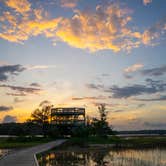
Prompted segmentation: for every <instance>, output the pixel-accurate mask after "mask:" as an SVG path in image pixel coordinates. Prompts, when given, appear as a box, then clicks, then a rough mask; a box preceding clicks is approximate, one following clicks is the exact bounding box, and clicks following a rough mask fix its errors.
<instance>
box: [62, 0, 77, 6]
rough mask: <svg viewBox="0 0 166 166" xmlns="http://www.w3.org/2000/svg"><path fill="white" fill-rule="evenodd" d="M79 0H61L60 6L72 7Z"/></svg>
mask: <svg viewBox="0 0 166 166" xmlns="http://www.w3.org/2000/svg"><path fill="white" fill-rule="evenodd" d="M78 1H79V0H61V7H65V8H74V7H76V6H77V3H78Z"/></svg>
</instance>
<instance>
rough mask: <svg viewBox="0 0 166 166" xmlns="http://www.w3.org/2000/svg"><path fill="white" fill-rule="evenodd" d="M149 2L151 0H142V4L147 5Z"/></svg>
mask: <svg viewBox="0 0 166 166" xmlns="http://www.w3.org/2000/svg"><path fill="white" fill-rule="evenodd" d="M151 2H152V0H143V4H144V5H147V4H149V3H151Z"/></svg>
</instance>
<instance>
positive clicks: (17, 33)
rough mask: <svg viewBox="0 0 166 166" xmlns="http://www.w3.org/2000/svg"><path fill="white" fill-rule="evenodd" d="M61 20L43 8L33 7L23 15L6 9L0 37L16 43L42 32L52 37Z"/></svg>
mask: <svg viewBox="0 0 166 166" xmlns="http://www.w3.org/2000/svg"><path fill="white" fill-rule="evenodd" d="M11 1H15V0H11ZM18 1H19V0H18ZM23 10H24V9H23ZM60 20H61V18H60V17H59V18H53V19H50V18H49V17H48V13H47V12H46V11H44V9H42V8H41V9H37V8H36V9H34V10H32V9H31V10H30V11H29V12H28V13H22V15H21V16H20V15H19V14H13V13H12V12H11V11H10V10H9V11H4V12H2V16H0V22H1V25H2V26H1V33H0V38H3V39H5V40H8V41H10V42H16V43H23V41H25V40H28V39H29V38H30V37H32V36H38V35H41V34H42V35H44V36H46V37H48V38H51V37H52V36H55V29H56V28H57V25H58V23H59V22H60Z"/></svg>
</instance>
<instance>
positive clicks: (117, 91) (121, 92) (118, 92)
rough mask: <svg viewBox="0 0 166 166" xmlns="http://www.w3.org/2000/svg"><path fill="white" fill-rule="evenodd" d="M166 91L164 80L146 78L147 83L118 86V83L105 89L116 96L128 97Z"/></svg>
mask: <svg viewBox="0 0 166 166" xmlns="http://www.w3.org/2000/svg"><path fill="white" fill-rule="evenodd" d="M164 91H166V83H163V82H162V81H154V80H152V79H146V84H145V85H140V84H134V85H130V86H124V87H118V86H116V85H114V86H112V87H111V88H107V89H105V92H109V93H112V97H114V98H128V97H132V96H138V95H142V94H155V93H157V92H164Z"/></svg>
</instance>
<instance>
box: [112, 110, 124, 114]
mask: <svg viewBox="0 0 166 166" xmlns="http://www.w3.org/2000/svg"><path fill="white" fill-rule="evenodd" d="M124 111H125V110H115V111H113V112H116V113H119V112H124Z"/></svg>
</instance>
